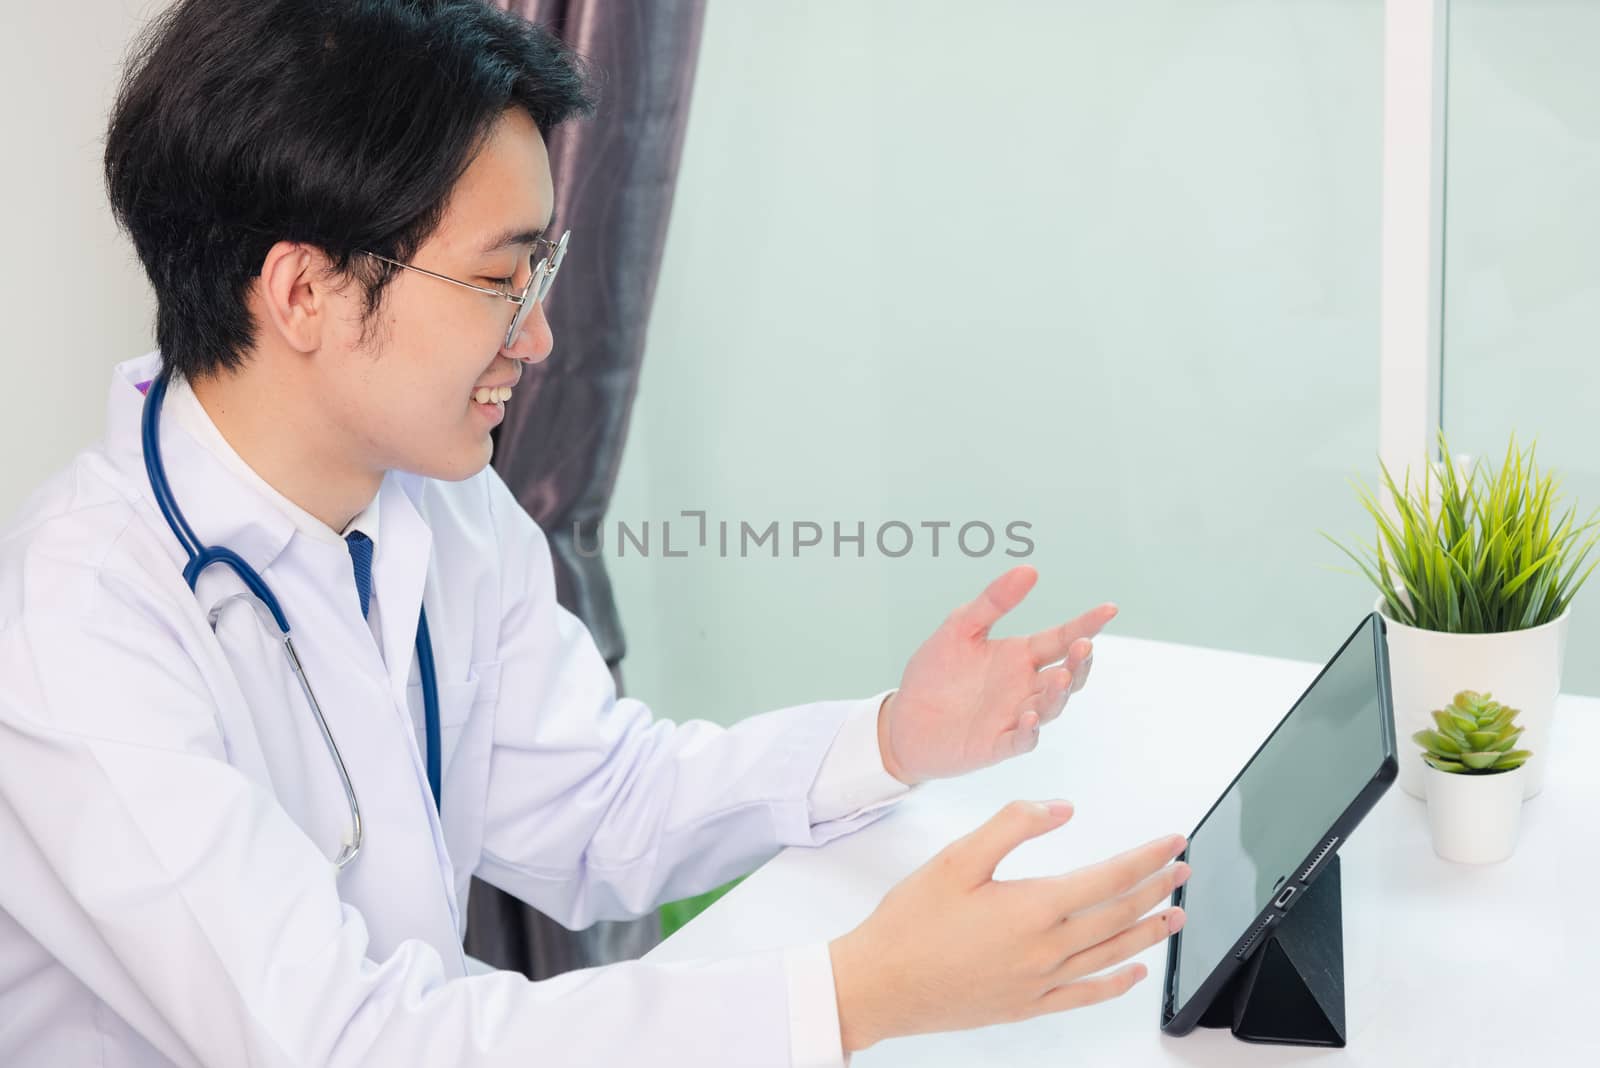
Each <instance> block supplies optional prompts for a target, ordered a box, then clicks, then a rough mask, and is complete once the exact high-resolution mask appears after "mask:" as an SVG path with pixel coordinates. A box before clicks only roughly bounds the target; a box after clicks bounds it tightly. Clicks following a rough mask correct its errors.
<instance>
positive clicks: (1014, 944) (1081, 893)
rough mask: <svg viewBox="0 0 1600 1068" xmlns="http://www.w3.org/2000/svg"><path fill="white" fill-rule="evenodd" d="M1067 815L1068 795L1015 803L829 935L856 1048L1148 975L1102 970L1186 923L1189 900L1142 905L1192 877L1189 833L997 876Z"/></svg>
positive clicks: (1104, 993)
mask: <svg viewBox="0 0 1600 1068" xmlns="http://www.w3.org/2000/svg"><path fill="white" fill-rule="evenodd" d="M1071 816H1072V809H1071V806H1070V805H1067V804H1066V803H1065V802H1055V803H1052V804H1050V805H1044V804H1039V803H1036V802H1030V801H1013V802H1012V803H1011V804H1009V805H1007V806H1006V807H1005V808H1003V809H1001V810H1000V812H999V814H998V815H996V816H995V817H994V818H993V819H991V820H989V822H988V823H985V824H984V825H983V826H982V827H979V828H978V829H977V830H976V831H974V832H972V833H971V834H969V835H967V836H966V837H965V838H961V839H958V840H957V841H955V842H954V843H952V844H951V845H949V846H947V847H946V848H945V849H944V850H942V851H941V852H940V853H939V854H938V855H937V856H935V857H934V858H933V859H932V860H930V861H928V863H926V864H924V865H923V866H922V867H921V868H918V869H917V870H916V871H914V872H912V873H911V874H910V875H909V876H907V877H906V878H905V880H904V881H903V882H901V883H899V884H898V885H896V886H895V887H894V888H893V889H891V890H890V891H889V893H888V894H887V895H885V896H884V899H883V901H882V903H881V904H879V905H878V907H877V909H875V910H874V911H873V913H872V915H871V916H868V917H867V919H866V920H865V921H864V922H863V923H862V924H861V926H860V927H857V928H856V929H855V930H853V931H851V932H850V933H849V934H847V935H844V936H842V937H840V938H837V939H835V940H834V941H833V942H831V943H830V944H829V946H828V953H829V957H830V959H831V961H832V963H833V978H834V989H835V993H836V997H837V999H838V1005H839V1029H840V1037H841V1040H842V1042H843V1045H844V1049H845V1052H846V1053H852V1052H854V1051H856V1050H861V1049H866V1048H867V1047H868V1046H870V1045H872V1044H873V1043H875V1042H880V1041H882V1040H883V1039H885V1038H894V1037H896V1036H899V1035H914V1034H920V1033H923V1032H927V1031H960V1030H965V1029H967V1028H971V1027H984V1026H987V1025H989V1024H995V1023H1005V1022H1011V1021H1015V1020H1023V1019H1027V1018H1028V1017H1030V1016H1039V1015H1042V1014H1044V1013H1047V1012H1060V1011H1062V1010H1063V1009H1076V1008H1081V1007H1083V1006H1085V1005H1093V1004H1095V1003H1096V1002H1099V1001H1105V1000H1107V999H1109V998H1114V997H1119V996H1121V995H1122V994H1125V993H1127V992H1128V990H1129V989H1131V988H1132V986H1133V984H1135V983H1137V982H1138V981H1139V980H1140V979H1143V978H1144V977H1145V974H1146V973H1145V968H1144V966H1143V965H1141V964H1134V965H1129V966H1127V967H1123V968H1117V970H1116V971H1112V972H1109V973H1106V969H1108V968H1113V967H1115V966H1116V965H1118V964H1121V963H1122V962H1123V961H1125V960H1127V959H1128V958H1129V957H1133V956H1137V955H1138V954H1139V953H1142V952H1144V951H1145V950H1146V949H1148V948H1149V947H1151V946H1153V945H1155V944H1156V943H1158V942H1160V941H1162V940H1163V939H1165V938H1167V937H1168V936H1169V935H1171V934H1172V933H1173V932H1174V931H1177V930H1178V929H1179V928H1181V927H1182V926H1183V911H1182V910H1181V909H1176V908H1171V909H1163V910H1162V911H1160V912H1158V913H1156V914H1155V915H1153V916H1146V915H1145V914H1146V913H1148V912H1150V910H1152V909H1154V908H1155V907H1156V906H1158V905H1160V904H1161V903H1162V902H1163V901H1165V900H1166V899H1167V898H1168V897H1170V896H1171V894H1172V892H1173V890H1175V889H1176V888H1177V887H1178V886H1180V885H1182V884H1183V882H1184V880H1185V879H1187V878H1188V875H1189V868H1188V865H1187V864H1181V863H1180V864H1171V863H1169V862H1170V861H1171V860H1172V859H1173V858H1174V857H1176V856H1177V855H1178V854H1179V853H1181V852H1182V851H1183V849H1184V840H1183V838H1182V837H1181V836H1179V835H1172V836H1170V837H1167V838H1159V839H1157V840H1156V841H1153V842H1150V843H1148V844H1146V845H1143V846H1140V847H1139V848H1137V849H1133V850H1129V851H1128V852H1126V853H1123V854H1121V855H1119V856H1115V857H1112V858H1111V859H1110V860H1107V861H1103V862H1101V863H1099V864H1095V865H1093V866H1091V867H1087V868H1080V869H1079V870H1077V871H1074V872H1069V873H1068V874H1065V875H1054V876H1048V877H1045V878H1036V879H1016V880H1008V881H996V880H995V878H994V870H995V867H996V866H997V865H998V864H999V863H1000V861H1001V859H1003V858H1004V857H1005V856H1006V854H1008V853H1010V852H1011V851H1012V850H1013V849H1015V848H1016V847H1017V846H1018V845H1020V844H1021V843H1022V842H1024V841H1026V840H1028V839H1029V838H1036V837H1038V836H1039V835H1041V834H1044V833H1046V832H1048V831H1051V830H1054V829H1055V828H1057V827H1059V826H1061V825H1062V824H1063V823H1065V822H1066V821H1067V820H1068V819H1070V818H1071ZM1102 973H1104V974H1102Z"/></svg>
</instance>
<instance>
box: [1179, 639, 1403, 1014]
mask: <svg viewBox="0 0 1600 1068" xmlns="http://www.w3.org/2000/svg"><path fill="white" fill-rule="evenodd" d="M1378 627H1379V623H1378V620H1377V617H1376V616H1373V617H1369V618H1368V620H1367V622H1366V624H1365V625H1364V626H1363V627H1361V628H1360V629H1359V630H1357V631H1356V633H1355V634H1354V635H1352V636H1351V638H1350V640H1349V641H1348V642H1346V643H1345V646H1344V648H1343V649H1341V650H1340V651H1339V654H1338V655H1337V656H1336V657H1335V658H1334V659H1333V660H1332V661H1330V662H1329V664H1328V666H1327V668H1326V669H1325V670H1324V672H1323V674H1322V675H1321V676H1320V677H1319V678H1318V679H1317V681H1316V682H1315V683H1313V684H1312V687H1311V689H1309V690H1307V691H1306V693H1305V694H1304V696H1302V697H1301V698H1300V700H1299V702H1298V703H1296V705H1295V706H1294V708H1293V710H1292V711H1291V712H1290V713H1289V715H1288V716H1286V717H1285V718H1284V720H1283V722H1281V723H1280V724H1279V725H1278V727H1277V729H1276V730H1275V731H1273V733H1272V736H1271V737H1270V738H1268V740H1267V742H1266V744H1265V745H1264V746H1262V748H1261V750H1260V752H1258V753H1257V754H1256V755H1255V757H1254V758H1253V759H1252V760H1251V761H1250V763H1249V764H1248V765H1246V766H1245V769H1244V771H1243V772H1242V773H1240V775H1239V778H1238V779H1237V780H1236V781H1235V782H1234V783H1233V785H1232V786H1231V787H1230V788H1229V789H1228V792H1227V793H1226V794H1225V795H1223V798H1222V800H1221V801H1219V802H1218V803H1217V806H1216V808H1215V809H1213V810H1212V812H1211V813H1210V815H1208V816H1207V817H1206V818H1205V820H1204V821H1203V822H1202V823H1201V825H1200V826H1199V827H1198V828H1196V829H1195V832H1194V834H1192V835H1191V836H1190V837H1189V851H1188V857H1187V860H1188V863H1189V865H1190V868H1191V869H1192V870H1191V872H1190V875H1189V882H1188V886H1187V889H1186V893H1185V894H1184V901H1183V907H1184V912H1185V914H1186V919H1185V922H1184V927H1183V930H1182V932H1181V933H1180V935H1179V936H1178V937H1179V939H1180V941H1179V943H1178V946H1177V952H1178V961H1177V973H1178V979H1177V989H1176V996H1175V998H1174V999H1173V1005H1174V1007H1175V1008H1177V1009H1181V1008H1182V1007H1183V1006H1184V1005H1187V1004H1188V1002H1189V999H1190V997H1192V996H1193V995H1194V992H1195V991H1196V990H1198V989H1199V987H1200V985H1201V984H1202V983H1204V982H1205V981H1206V978H1207V976H1209V975H1210V974H1211V973H1212V971H1214V970H1215V969H1216V967H1217V965H1218V964H1220V963H1221V962H1222V959H1223V957H1224V956H1226V955H1227V953H1228V952H1229V951H1230V950H1231V949H1232V948H1233V947H1234V945H1235V944H1236V943H1237V942H1238V940H1239V938H1240V936H1242V935H1243V934H1244V932H1245V929H1246V927H1248V926H1249V925H1250V923H1251V922H1252V921H1254V920H1255V919H1256V917H1257V916H1259V915H1261V911H1262V910H1263V909H1265V908H1266V907H1267V904H1268V903H1269V902H1270V901H1271V900H1272V899H1273V896H1274V895H1275V894H1276V893H1277V892H1278V890H1279V888H1280V887H1282V886H1285V885H1287V884H1288V883H1290V882H1292V881H1294V880H1295V879H1296V878H1297V877H1298V876H1299V874H1300V872H1299V870H1298V869H1299V866H1300V865H1302V864H1303V863H1305V860H1306V858H1307V856H1308V855H1309V854H1310V853H1311V851H1312V850H1314V849H1315V848H1317V846H1318V845H1319V844H1320V843H1321V841H1322V837H1323V835H1325V834H1327V832H1328V830H1329V828H1331V827H1332V826H1333V824H1334V822H1335V821H1336V820H1338V818H1339V817H1340V816H1341V815H1343V814H1344V812H1345V810H1346V809H1347V808H1349V807H1350V804H1351V803H1352V802H1353V801H1354V800H1355V799H1356V797H1357V795H1359V794H1360V793H1361V791H1362V789H1363V788H1364V787H1365V786H1366V785H1367V784H1368V783H1370V782H1371V781H1372V779H1373V777H1374V776H1375V775H1377V773H1378V771H1379V769H1380V768H1381V766H1382V765H1383V762H1384V758H1385V756H1386V754H1387V753H1388V751H1389V749H1390V746H1391V744H1392V743H1391V742H1390V741H1389V730H1390V728H1389V727H1388V725H1387V720H1386V718H1385V715H1384V712H1383V707H1382V699H1381V693H1382V685H1383V683H1382V679H1381V668H1380V664H1379V662H1378V654H1377V643H1378V642H1380V641H1382V640H1383V638H1382V635H1381V632H1379V631H1378V630H1377V628H1378ZM1221 711H1222V714H1226V712H1227V709H1226V708H1223V709H1222V710H1221Z"/></svg>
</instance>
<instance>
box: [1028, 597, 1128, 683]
mask: <svg viewBox="0 0 1600 1068" xmlns="http://www.w3.org/2000/svg"><path fill="white" fill-rule="evenodd" d="M1116 614H1117V606H1116V605H1114V604H1110V603H1107V604H1103V605H1100V606H1099V607H1098V608H1091V609H1089V611H1087V612H1085V613H1084V614H1083V615H1081V616H1079V617H1078V618H1077V619H1074V620H1072V621H1071V622H1070V623H1062V624H1061V625H1060V626H1056V627H1050V628H1049V629H1047V630H1041V631H1039V632H1038V633H1037V634H1034V635H1031V636H1030V637H1029V638H1028V652H1029V654H1030V655H1031V656H1032V657H1033V662H1034V665H1035V666H1036V667H1043V666H1045V665H1046V664H1053V663H1055V662H1056V661H1057V660H1060V659H1062V658H1064V657H1065V656H1067V654H1068V652H1069V651H1070V650H1071V648H1072V644H1073V643H1074V642H1076V641H1078V640H1079V639H1080V638H1093V637H1094V636H1095V635H1096V634H1099V633H1100V631H1101V630H1103V629H1104V628H1105V625H1106V624H1107V623H1109V622H1111V620H1112V618H1113V617H1115V616H1116Z"/></svg>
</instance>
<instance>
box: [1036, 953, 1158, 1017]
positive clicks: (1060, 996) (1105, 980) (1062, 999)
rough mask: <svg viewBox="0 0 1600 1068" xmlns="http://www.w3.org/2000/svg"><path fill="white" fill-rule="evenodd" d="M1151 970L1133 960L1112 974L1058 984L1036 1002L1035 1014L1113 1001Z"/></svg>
mask: <svg viewBox="0 0 1600 1068" xmlns="http://www.w3.org/2000/svg"><path fill="white" fill-rule="evenodd" d="M1148 974H1150V973H1149V970H1148V969H1147V968H1145V966H1144V965H1143V964H1130V965H1128V966H1127V967H1126V968H1119V969H1117V970H1116V971H1114V972H1112V973H1111V974H1110V975H1101V976H1096V977H1095V978H1093V979H1080V980H1079V981H1078V982H1075V983H1069V984H1067V985H1066V986H1058V987H1056V988H1055V989H1054V990H1051V991H1049V992H1048V993H1046V994H1044V995H1043V996H1042V997H1040V998H1039V999H1038V1000H1037V1001H1035V1002H1034V1003H1033V1007H1034V1009H1035V1010H1036V1011H1035V1013H1034V1015H1036V1016H1042V1015H1044V1014H1045V1013H1048V1012H1064V1011H1066V1010H1067V1009H1081V1008H1084V1007H1086V1006H1089V1005H1098V1004H1099V1003H1100V1002H1102V1001H1110V1000H1111V999H1112V998H1120V997H1121V996H1122V995H1124V994H1126V993H1127V992H1128V991H1130V990H1132V989H1133V987H1134V984H1135V983H1138V982H1140V981H1142V980H1143V979H1144V977H1145V976H1146V975H1148Z"/></svg>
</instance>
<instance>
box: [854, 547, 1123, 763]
mask: <svg viewBox="0 0 1600 1068" xmlns="http://www.w3.org/2000/svg"><path fill="white" fill-rule="evenodd" d="M1038 578H1039V573H1038V572H1037V571H1035V570H1034V569H1033V568H1031V567H1028V566H1022V567H1016V568H1012V569H1011V570H1010V571H1007V572H1006V573H1005V574H1004V575H1001V576H1000V577H999V578H997V579H995V580H994V582H992V583H990V584H989V588H988V589H986V590H984V591H983V593H981V594H979V595H978V598H977V600H975V601H972V602H970V603H968V604H965V605H962V606H961V607H960V608H957V609H956V610H955V611H954V612H952V613H951V614H950V616H949V618H948V619H946V620H945V621H944V623H943V624H942V625H940V627H939V629H938V630H936V631H934V633H933V636H932V637H931V638H929V639H928V640H927V641H925V642H923V643H922V647H921V648H919V649H918V650H917V651H916V653H915V655H913V656H912V657H911V661H910V662H909V663H908V664H907V665H906V670H905V674H904V675H903V676H902V677H901V680H900V688H899V689H898V690H897V691H896V692H894V693H893V694H891V695H890V696H889V698H888V699H887V700H886V701H885V702H884V703H883V705H882V706H881V707H880V708H879V710H878V748H879V749H880V750H881V751H882V754H883V766H884V768H885V770H887V771H888V772H889V774H890V775H893V776H894V777H895V778H897V779H899V780H900V781H901V782H903V783H906V784H907V785H911V786H914V785H916V784H917V783H919V782H922V781H924V780H927V779H939V778H948V777H950V776H953V775H962V774H965V773H966V772H969V771H976V770H977V769H978V768H983V767H987V766H988V765H990V764H995V763H998V762H1000V761H1002V760H1004V759H1006V758H1007V757H1012V756H1016V755H1018V754H1019V753H1026V752H1028V751H1030V750H1032V749H1033V747H1034V746H1036V745H1038V744H1039V728H1040V727H1041V726H1042V725H1043V724H1046V723H1049V722H1050V721H1051V720H1053V719H1055V718H1056V717H1057V716H1059V715H1060V714H1061V710H1062V708H1064V707H1065V706H1066V703H1067V698H1068V697H1069V696H1070V695H1072V694H1074V693H1077V692H1078V691H1079V690H1081V689H1082V688H1083V685H1084V683H1085V682H1087V681H1088V679H1089V669H1090V667H1091V665H1092V662H1093V656H1094V645H1093V643H1092V642H1091V640H1090V639H1092V638H1093V637H1094V636H1095V635H1096V634H1099V633H1100V630H1101V628H1103V627H1104V626H1105V625H1106V624H1107V623H1109V622H1110V621H1111V618H1112V617H1113V616H1115V615H1116V614H1117V606H1116V605H1114V604H1103V605H1101V606H1100V607H1098V608H1092V609H1090V610H1089V611H1087V612H1085V613H1084V614H1083V615H1081V616H1079V617H1078V618H1077V619H1074V620H1072V621H1071V622H1068V623H1063V624H1061V625H1060V626H1056V627H1050V628H1048V629H1046V630H1042V631H1040V632H1039V633H1037V634H1033V635H1030V636H1028V637H1024V638H990V637H989V629H990V628H991V627H993V626H994V625H995V624H996V623H997V622H999V620H1000V618H1001V617H1002V616H1004V615H1005V614H1006V613H1007V612H1009V611H1011V610H1012V609H1013V608H1015V607H1016V606H1017V605H1018V604H1020V603H1021V602H1022V599H1023V598H1024V597H1026V596H1027V594H1028V591H1029V590H1031V589H1032V588H1033V585H1034V583H1035V582H1036V581H1038Z"/></svg>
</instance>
